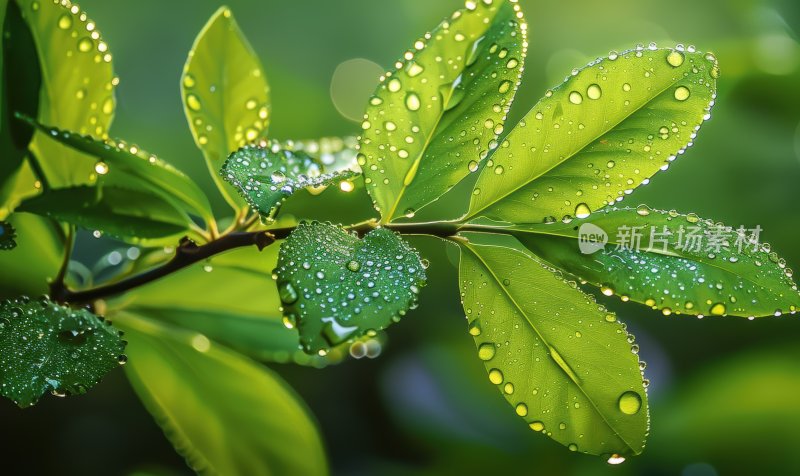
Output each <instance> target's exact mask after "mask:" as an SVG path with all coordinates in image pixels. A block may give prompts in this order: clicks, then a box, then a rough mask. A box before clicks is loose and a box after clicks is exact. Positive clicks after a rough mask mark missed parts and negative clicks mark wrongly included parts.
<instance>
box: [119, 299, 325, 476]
mask: <svg viewBox="0 0 800 476" xmlns="http://www.w3.org/2000/svg"><path fill="white" fill-rule="evenodd" d="M115 324H117V325H118V326H119V327H120V328H122V329H123V330H124V331H125V337H126V339H127V340H128V341H129V344H128V349H127V351H128V357H129V361H128V365H127V366H126V368H125V370H126V373H127V375H128V379H129V380H130V382H131V384H132V386H133V389H134V390H135V391H136V393H137V395H138V396H139V398H140V399H141V400H142V403H144V405H145V407H146V408H147V410H148V411H149V412H150V413H151V414H152V415H153V417H154V418H155V420H156V422H157V423H158V424H159V425H161V427H162V428H163V430H164V433H165V435H166V436H167V438H169V440H170V441H171V442H172V444H173V445H174V446H175V449H176V450H177V451H178V452H179V453H180V454H181V455H183V456H184V457H185V458H186V462H187V463H188V464H189V466H190V467H191V468H192V469H194V470H195V471H197V472H198V473H200V474H203V475H211V474H220V475H229V474H230V475H239V474H242V475H244V474H246V475H252V476H259V475H275V474H303V475H324V474H327V466H326V460H325V452H324V449H323V447H322V442H321V440H320V435H319V433H318V431H317V429H316V425H315V423H314V421H313V417H312V416H311V415H310V414H309V412H308V410H307V409H306V408H305V405H304V404H303V402H302V401H301V400H300V399H299V397H297V395H295V393H294V392H293V391H292V390H291V389H290V388H289V387H288V386H287V385H286V384H285V383H284V382H283V380H282V379H281V378H280V377H279V376H278V375H277V374H275V373H274V372H272V371H270V370H269V369H268V368H266V367H263V366H260V365H258V364H256V363H255V362H253V361H252V360H250V359H248V358H246V357H244V356H242V355H241V354H237V353H235V352H232V351H230V350H228V349H227V348H225V347H222V346H221V345H219V344H216V343H213V342H211V341H210V340H209V339H208V338H207V337H205V336H204V335H203V334H199V333H197V332H190V331H186V330H182V329H179V328H175V327H171V326H168V325H164V324H161V323H159V322H157V321H153V320H150V319H146V318H144V317H141V316H138V315H136V314H132V313H120V314H118V315H117V316H116V319H115Z"/></svg>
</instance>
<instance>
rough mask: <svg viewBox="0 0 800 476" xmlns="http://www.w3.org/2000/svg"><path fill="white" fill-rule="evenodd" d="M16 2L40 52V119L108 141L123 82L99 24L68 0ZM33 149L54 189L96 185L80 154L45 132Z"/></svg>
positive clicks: (89, 166) (37, 136) (36, 138)
mask: <svg viewBox="0 0 800 476" xmlns="http://www.w3.org/2000/svg"><path fill="white" fill-rule="evenodd" d="M16 1H17V4H19V6H20V8H21V9H22V12H23V15H24V16H25V19H26V20H27V22H28V25H29V26H30V28H31V31H32V33H33V37H34V39H35V40H36V46H37V50H38V52H39V62H40V67H41V72H42V79H43V84H42V91H41V94H40V96H39V97H40V102H39V114H38V116H36V117H37V119H38V120H39V121H40V122H42V123H44V124H58V126H59V127H63V128H65V129H69V130H72V131H76V132H78V133H80V134H91V135H93V136H96V137H103V136H105V134H107V133H108V129H109V127H110V125H111V120H112V118H113V115H114V108H115V99H114V88H115V87H116V85H117V82H118V81H117V79H116V77H115V76H114V70H113V68H112V65H111V60H112V57H111V53H110V51H109V49H108V44H107V43H106V42H105V41H104V40H103V38H102V36H101V35H100V33H99V31H98V29H97V28H96V26H95V25H96V23H95V22H94V21H92V20H91V19H90V18H88V17H87V15H86V12H83V11H81V9H80V8H79V7H78V6H77V5H73V4H72V3H71V2H70V1H69V0H66V1H63V2H53V1H42V0H16ZM90 25H91V26H90ZM30 60H33V58H30ZM23 112H24V111H23ZM31 150H32V151H33V152H34V153H35V154H36V156H37V157H38V158H39V159H40V162H41V165H42V168H43V169H44V172H45V174H46V175H47V178H48V180H49V182H50V184H51V185H53V186H56V187H57V186H63V185H74V184H85V183H89V182H91V178H90V175H91V173H92V165H91V164H92V163H91V161H87V160H86V158H85V157H84V156H83V155H82V154H80V153H79V151H76V150H71V149H68V148H66V147H63V146H62V145H61V144H57V143H55V142H52V141H49V140H48V139H47V138H45V137H44V134H43V133H37V134H36V136H35V137H34V139H33V143H32V144H31Z"/></svg>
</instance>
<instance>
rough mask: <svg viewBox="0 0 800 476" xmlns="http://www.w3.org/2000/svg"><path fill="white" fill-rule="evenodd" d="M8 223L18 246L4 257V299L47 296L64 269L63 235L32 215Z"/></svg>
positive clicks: (0, 286)
mask: <svg viewBox="0 0 800 476" xmlns="http://www.w3.org/2000/svg"><path fill="white" fill-rule="evenodd" d="M7 222H8V223H10V224H11V225H12V226H13V227H14V229H15V230H16V234H17V236H18V238H17V239H16V241H17V242H18V243H17V246H16V248H14V249H13V250H8V251H3V252H2V253H0V270H2V272H0V299H8V298H12V297H16V296H20V295H28V296H35V295H40V294H45V293H47V292H48V283H49V281H50V280H51V279H53V278H55V277H56V274H57V273H58V269H59V266H60V265H61V261H62V256H61V255H62V252H63V248H64V236H63V232H62V231H61V230H60V229H59V228H58V226H56V225H55V224H54V223H52V221H51V220H49V219H47V218H42V217H38V216H36V215H31V214H29V213H14V214H13V215H11V216H10V217H8V219H7Z"/></svg>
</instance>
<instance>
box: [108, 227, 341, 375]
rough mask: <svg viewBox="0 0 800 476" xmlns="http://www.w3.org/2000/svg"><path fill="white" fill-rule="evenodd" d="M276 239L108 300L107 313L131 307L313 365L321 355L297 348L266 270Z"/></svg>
mask: <svg viewBox="0 0 800 476" xmlns="http://www.w3.org/2000/svg"><path fill="white" fill-rule="evenodd" d="M278 249H279V246H278V243H274V244H272V245H270V246H268V247H267V248H265V249H264V250H263V251H258V250H257V249H256V248H255V247H252V248H242V249H237V250H234V251H231V252H228V253H225V254H222V255H219V256H215V257H214V258H213V259H211V260H209V261H207V262H205V263H198V264H197V265H195V266H192V267H189V268H186V269H184V270H181V271H180V272H178V273H175V274H173V275H170V276H167V277H165V278H162V279H160V280H158V281H157V282H155V283H153V284H151V285H147V286H142V287H140V288H138V289H135V290H133V291H131V292H129V293H126V294H125V295H124V296H121V297H119V298H118V299H117V300H115V301H112V302H110V303H109V311H108V315H109V316H111V318H112V319H113V316H114V315H115V313H116V312H118V311H125V312H128V311H129V312H133V313H136V314H140V315H142V316H146V317H151V318H154V319H157V320H158V321H160V322H166V323H169V324H172V325H175V326H179V327H182V328H184V329H187V330H193V331H197V332H200V333H202V334H203V335H205V336H207V337H208V338H209V339H211V340H212V341H213V342H218V343H220V344H223V345H225V346H226V347H228V348H230V349H232V350H235V351H237V352H241V353H243V354H245V355H247V356H249V357H252V358H253V359H256V360H260V361H270V362H287V361H292V362H294V363H300V364H311V365H315V366H321V365H324V363H325V362H324V361H323V359H322V358H320V357H318V356H308V355H306V354H305V353H304V352H302V351H301V350H300V341H299V337H298V335H297V331H296V330H292V329H289V328H287V327H286V326H285V325H284V323H283V319H282V316H281V313H280V310H279V309H280V305H281V302H280V299H279V298H278V292H277V290H276V289H275V284H274V282H273V281H272V277H271V276H270V271H271V270H272V269H274V268H275V266H276V264H277V262H278Z"/></svg>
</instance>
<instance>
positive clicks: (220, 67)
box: [181, 7, 270, 208]
mask: <svg viewBox="0 0 800 476" xmlns="http://www.w3.org/2000/svg"><path fill="white" fill-rule="evenodd" d="M181 92H182V95H183V106H184V111H185V112H186V119H187V120H188V121H189V128H190V129H191V130H192V134H193V135H194V140H195V143H197V146H198V147H200V149H201V150H202V151H203V155H205V158H206V165H208V169H209V172H211V175H212V177H214V180H215V181H216V182H217V186H218V187H219V189H220V191H221V192H222V194H223V196H224V197H225V198H226V200H228V202H229V203H231V205H233V206H234V208H237V207H241V206H242V205H243V204H244V200H242V199H241V198H240V197H238V196H237V195H236V194H235V193H233V191H232V190H231V189H230V188H228V185H227V184H225V183H224V182H223V181H222V180H220V177H219V175H218V173H217V172H218V171H219V169H220V167H221V166H222V162H223V161H224V160H225V159H226V158H227V157H228V154H230V153H231V152H233V151H235V150H236V149H238V148H240V147H242V146H243V145H245V144H246V143H250V142H253V141H255V140H256V139H258V138H259V137H262V136H263V135H264V134H266V131H267V127H268V125H269V118H270V102H269V86H268V85H267V80H266V78H265V77H264V72H263V68H262V67H261V62H260V61H259V60H258V57H257V56H256V54H255V52H254V51H253V49H252V47H251V46H250V44H249V43H248V42H247V39H246V38H245V37H244V34H243V33H242V31H241V30H240V29H239V25H238V24H237V23H236V20H234V18H233V14H232V13H231V11H230V9H229V8H228V7H222V8H220V9H219V10H217V12H216V13H215V14H214V15H213V16H212V17H211V19H210V20H209V21H208V23H207V24H206V26H205V27H203V30H202V31H200V34H199V35H197V39H196V40H195V42H194V45H193V46H192V50H191V51H190V52H189V57H188V59H187V60H186V65H185V66H184V68H183V77H182V79H181Z"/></svg>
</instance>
